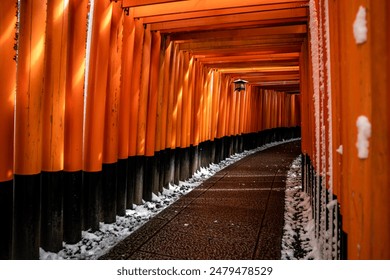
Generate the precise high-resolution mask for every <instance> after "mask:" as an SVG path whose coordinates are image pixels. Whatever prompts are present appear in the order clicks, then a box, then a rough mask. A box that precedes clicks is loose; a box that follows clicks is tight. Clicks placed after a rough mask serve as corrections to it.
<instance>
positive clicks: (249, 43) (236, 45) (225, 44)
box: [179, 37, 303, 54]
mask: <svg viewBox="0 0 390 280" xmlns="http://www.w3.org/2000/svg"><path fill="white" fill-rule="evenodd" d="M302 41H303V40H302V38H283V37H282V38H275V39H274V38H273V39H263V40H262V39H253V40H251V39H248V40H234V41H208V42H195V43H183V44H180V45H179V49H180V50H188V51H196V50H210V49H212V50H223V49H236V51H239V50H240V49H241V48H245V47H253V48H255V47H265V48H266V49H271V48H272V47H274V46H280V45H285V46H293V45H296V44H299V45H300V44H302ZM236 54H237V52H236Z"/></svg>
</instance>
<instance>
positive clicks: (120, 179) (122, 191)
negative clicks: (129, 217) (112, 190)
mask: <svg viewBox="0 0 390 280" xmlns="http://www.w3.org/2000/svg"><path fill="white" fill-rule="evenodd" d="M127 169H128V159H120V160H118V176H117V191H116V214H117V215H118V216H125V215H126V200H127Z"/></svg>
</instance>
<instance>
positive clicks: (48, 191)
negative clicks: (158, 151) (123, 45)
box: [41, 0, 68, 252]
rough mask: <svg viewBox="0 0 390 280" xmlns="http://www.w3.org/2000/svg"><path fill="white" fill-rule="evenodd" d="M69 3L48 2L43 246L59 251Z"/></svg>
mask: <svg viewBox="0 0 390 280" xmlns="http://www.w3.org/2000/svg"><path fill="white" fill-rule="evenodd" d="M67 29H68V3H67V2H65V1H64V0H54V1H50V2H48V3H47V19H46V43H45V47H46V49H45V87H44V93H45V94H44V100H43V121H42V127H43V131H44V133H43V134H42V171H44V172H42V211H41V219H42V233H41V247H42V248H43V249H45V250H46V251H50V252H57V251H59V250H60V249H61V248H62V240H63V199H62V197H63V185H62V183H63V178H62V172H61V171H62V170H63V166H64V125H63V124H64V119H65V86H66V56H67V48H66V43H67V35H68V32H67Z"/></svg>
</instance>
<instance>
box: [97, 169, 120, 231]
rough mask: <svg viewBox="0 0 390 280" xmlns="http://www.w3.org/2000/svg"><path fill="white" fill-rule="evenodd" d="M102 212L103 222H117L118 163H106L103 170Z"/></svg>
mask: <svg viewBox="0 0 390 280" xmlns="http://www.w3.org/2000/svg"><path fill="white" fill-rule="evenodd" d="M102 177H103V183H102V195H103V197H102V199H101V202H102V212H103V221H104V223H106V224H111V223H115V221H116V199H117V177H118V165H117V163H116V162H115V163H104V164H103V168H102Z"/></svg>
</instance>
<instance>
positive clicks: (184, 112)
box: [179, 52, 191, 181]
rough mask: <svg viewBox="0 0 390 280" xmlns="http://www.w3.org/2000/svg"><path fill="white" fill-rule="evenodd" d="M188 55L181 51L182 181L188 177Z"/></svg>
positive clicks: (180, 156)
mask: <svg viewBox="0 0 390 280" xmlns="http://www.w3.org/2000/svg"><path fill="white" fill-rule="evenodd" d="M190 70H191V69H190V55H189V53H188V52H182V75H181V77H182V78H181V81H182V83H181V88H180V89H179V90H180V91H179V93H181V125H180V126H181V131H180V139H181V141H180V146H179V148H180V153H179V158H180V180H181V181H184V180H186V179H188V178H189V177H190V139H189V137H190V134H189V122H190V119H191V109H190V105H189V102H190V101H191V100H190V96H189V87H190V84H189V79H190Z"/></svg>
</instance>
